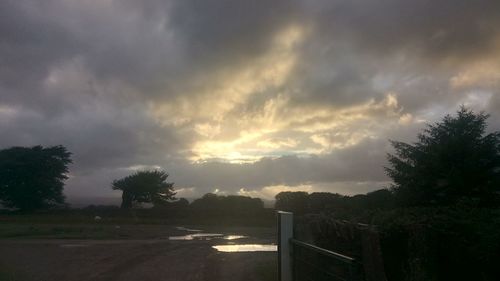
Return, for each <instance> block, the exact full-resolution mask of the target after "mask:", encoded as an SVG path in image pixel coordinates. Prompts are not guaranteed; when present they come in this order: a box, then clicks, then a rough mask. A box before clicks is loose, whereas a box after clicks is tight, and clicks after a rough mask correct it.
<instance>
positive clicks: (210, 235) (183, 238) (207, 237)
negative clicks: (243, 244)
mask: <svg viewBox="0 0 500 281" xmlns="http://www.w3.org/2000/svg"><path fill="white" fill-rule="evenodd" d="M243 238H248V236H244V235H224V234H220V233H195V234H187V235H181V236H170V237H168V240H174V241H191V240H212V239H224V240H236V239H243Z"/></svg>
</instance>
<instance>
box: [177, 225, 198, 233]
mask: <svg viewBox="0 0 500 281" xmlns="http://www.w3.org/2000/svg"><path fill="white" fill-rule="evenodd" d="M176 228H177V229H178V230H184V231H188V232H200V231H202V230H201V229H192V228H187V227H184V226H178V227H176Z"/></svg>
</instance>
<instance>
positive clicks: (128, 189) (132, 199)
mask: <svg viewBox="0 0 500 281" xmlns="http://www.w3.org/2000/svg"><path fill="white" fill-rule="evenodd" d="M167 178H168V174H167V173H166V172H165V171H160V170H152V171H138V172H136V173H134V174H132V175H129V176H126V177H124V178H122V179H119V180H114V181H113V183H112V188H113V189H114V190H121V191H123V194H122V204H121V207H122V208H124V209H130V208H132V205H133V203H153V204H154V205H161V204H162V203H165V202H168V201H169V200H173V199H175V197H174V196H175V192H174V184H173V183H169V182H166V180H167Z"/></svg>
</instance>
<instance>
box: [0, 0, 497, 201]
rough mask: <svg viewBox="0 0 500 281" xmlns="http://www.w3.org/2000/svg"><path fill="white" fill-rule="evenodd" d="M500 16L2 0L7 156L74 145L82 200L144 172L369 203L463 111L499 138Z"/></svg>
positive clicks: (366, 4)
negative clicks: (413, 145)
mask: <svg viewBox="0 0 500 281" xmlns="http://www.w3.org/2000/svg"><path fill="white" fill-rule="evenodd" d="M499 6H500V3H499V2H498V1H493V0H479V1H474V2H472V1H466V0H458V1H457V0H445V1H439V2H436V1H431V0H425V1H409V0H408V1H399V0H398V1H396V0H380V1H363V0H356V1H348V0H334V1H323V0H318V1H306V2H304V1H285V0H283V1H282V0H278V1H229V0H213V1H191V0H171V1H162V0H150V1H141V2H137V1H131V0H127V1H114V0H106V1H60V0H48V1H43V2H40V1H22V2H21V1H2V2H1V3H0V34H2V40H1V43H0V131H1V132H2V138H1V139H0V146H1V147H8V146H13V145H26V146H27V145H36V144H42V145H55V144H63V145H65V146H67V147H68V148H69V150H70V151H72V152H73V158H74V164H73V165H72V166H71V179H70V180H69V181H68V183H67V188H66V193H67V194H68V196H70V197H78V196H80V197H83V196H87V197H95V196H116V194H115V193H113V191H111V190H110V187H109V184H110V182H111V181H112V179H114V178H117V177H121V176H124V175H126V174H127V173H130V171H132V170H135V169H139V168H140V167H142V168H144V167H162V168H164V169H166V170H167V171H168V172H169V173H170V174H171V178H172V180H173V181H175V183H176V186H177V187H178V188H179V189H180V192H179V193H180V194H181V195H182V194H184V195H183V196H188V197H194V196H199V195H201V194H203V193H205V192H212V191H213V190H215V189H216V188H218V189H219V190H220V192H226V193H227V194H231V193H234V194H237V193H239V194H250V195H251V194H254V195H259V196H260V195H262V196H264V197H266V198H270V197H272V193H273V192H277V191H279V190H289V189H291V190H294V189H307V190H310V191H318V190H321V191H328V190H330V191H334V192H341V193H345V194H354V193H359V192H366V191H368V190H371V189H375V188H379V187H381V186H384V185H386V184H387V181H388V178H387V177H386V176H385V175H384V173H383V169H382V166H383V165H385V163H386V162H385V161H386V160H385V153H387V152H389V151H390V150H391V148H390V147H389V144H388V141H387V140H388V139H397V140H403V141H413V140H414V138H415V136H416V134H417V132H418V131H419V130H421V129H422V128H423V126H424V123H426V122H435V121H437V120H439V119H440V118H442V117H443V116H444V115H445V114H446V113H453V111H455V110H456V109H457V107H458V106H459V105H460V104H465V105H467V106H470V107H471V108H473V109H475V110H486V111H488V112H491V113H492V117H491V119H490V123H491V126H490V129H491V130H494V129H496V128H499V127H500V115H498V113H497V111H498V110H497V108H498V106H499V104H500V98H499V97H500V88H499V85H500V75H499V73H500V65H499V64H498V63H496V62H497V61H498V58H499V55H500V53H499V51H498V50H499V48H498V47H499V46H500V7H499Z"/></svg>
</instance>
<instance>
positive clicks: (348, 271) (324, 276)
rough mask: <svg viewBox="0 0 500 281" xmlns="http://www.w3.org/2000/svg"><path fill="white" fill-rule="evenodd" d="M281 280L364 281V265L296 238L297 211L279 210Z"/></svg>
mask: <svg viewBox="0 0 500 281" xmlns="http://www.w3.org/2000/svg"><path fill="white" fill-rule="evenodd" d="M278 263H279V271H278V272H279V278H280V279H279V280H280V281H323V280H331V281H360V280H361V279H362V278H361V274H360V272H361V268H362V267H361V264H360V263H359V262H358V261H356V259H354V258H352V257H348V256H346V255H342V254H339V253H336V252H334V251H330V250H327V249H323V248H320V247H317V246H315V245H311V244H308V243H305V242H302V241H299V240H297V239H294V238H293V214H292V213H288V212H278Z"/></svg>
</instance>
